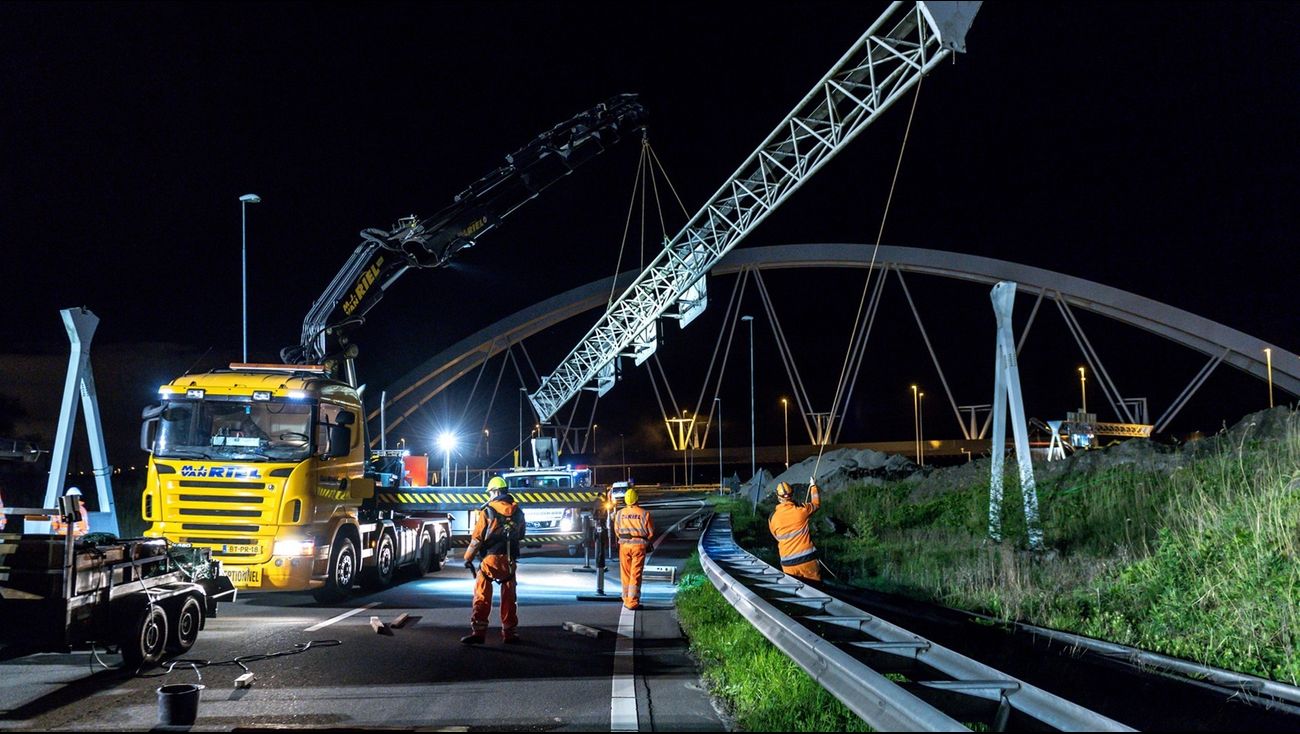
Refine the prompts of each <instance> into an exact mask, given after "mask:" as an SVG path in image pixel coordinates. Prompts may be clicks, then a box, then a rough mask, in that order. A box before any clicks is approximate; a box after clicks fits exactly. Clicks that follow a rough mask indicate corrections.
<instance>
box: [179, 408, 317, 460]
mask: <svg viewBox="0 0 1300 734" xmlns="http://www.w3.org/2000/svg"><path fill="white" fill-rule="evenodd" d="M311 425H312V406H311V405H309V404H304V403H298V402H293V403H289V402H277V401H259V402H251V401H250V402H242V401H208V400H172V401H168V402H166V403H164V404H163V410H162V415H161V420H160V421H159V424H158V435H157V438H156V439H155V441H154V455H155V456H159V457H163V458H184V459H224V460H245V461H301V460H303V459H305V458H307V457H308V456H311V453H312V445H311V444H312V440H311Z"/></svg>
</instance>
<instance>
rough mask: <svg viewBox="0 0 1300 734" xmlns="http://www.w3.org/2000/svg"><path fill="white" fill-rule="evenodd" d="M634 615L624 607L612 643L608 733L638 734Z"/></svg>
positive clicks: (634, 613)
mask: <svg viewBox="0 0 1300 734" xmlns="http://www.w3.org/2000/svg"><path fill="white" fill-rule="evenodd" d="M635 653H636V612H634V611H632V610H631V609H628V608H627V607H623V613H622V614H620V615H619V617H618V641H617V642H615V643H614V676H613V686H612V688H611V690H610V699H609V730H610V731H638V730H639V729H640V724H639V722H638V721H637V712H636V674H635V657H634V655H635Z"/></svg>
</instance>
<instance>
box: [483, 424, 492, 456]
mask: <svg viewBox="0 0 1300 734" xmlns="http://www.w3.org/2000/svg"><path fill="white" fill-rule="evenodd" d="M491 439H492V432H491V431H489V430H488V429H486V428H484V429H483V455H484V456H489V457H490V456H491V455H492V443H491Z"/></svg>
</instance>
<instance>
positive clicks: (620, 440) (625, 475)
mask: <svg viewBox="0 0 1300 734" xmlns="http://www.w3.org/2000/svg"><path fill="white" fill-rule="evenodd" d="M618 446H619V449H620V450H621V451H622V452H623V481H625V482H626V481H627V478H628V476H629V475H628V473H627V443H626V442H624V440H623V434H621V433H620V434H618Z"/></svg>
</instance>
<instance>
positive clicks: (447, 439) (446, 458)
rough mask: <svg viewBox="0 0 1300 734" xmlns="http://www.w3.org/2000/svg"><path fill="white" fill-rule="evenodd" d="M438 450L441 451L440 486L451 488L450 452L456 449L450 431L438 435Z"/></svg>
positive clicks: (454, 438)
mask: <svg viewBox="0 0 1300 734" xmlns="http://www.w3.org/2000/svg"><path fill="white" fill-rule="evenodd" d="M438 448H439V449H442V484H443V486H451V485H450V484H449V483H448V482H449V481H450V479H451V450H452V449H454V448H456V436H455V435H454V434H452V433H451V432H450V431H443V432H442V433H440V434H438Z"/></svg>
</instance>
